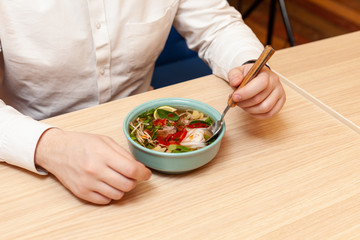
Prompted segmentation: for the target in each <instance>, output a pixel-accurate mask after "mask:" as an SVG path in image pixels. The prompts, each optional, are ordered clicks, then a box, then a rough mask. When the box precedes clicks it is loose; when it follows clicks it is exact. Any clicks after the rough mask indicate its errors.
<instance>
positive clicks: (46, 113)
mask: <svg viewBox="0 0 360 240" xmlns="http://www.w3.org/2000/svg"><path fill="white" fill-rule="evenodd" d="M172 25H174V26H175V27H176V29H177V30H178V31H179V33H180V34H182V35H183V36H184V37H185V38H186V40H187V43H188V46H189V47H190V48H192V49H194V50H196V51H198V53H199V56H200V57H201V58H202V59H203V60H204V61H205V62H206V63H208V64H209V66H210V67H211V69H212V70H213V73H214V74H216V75H217V76H219V77H221V78H224V79H226V78H227V73H228V72H229V70H230V69H232V68H233V67H235V66H239V65H241V64H242V63H244V62H245V61H247V60H249V59H255V58H257V57H258V56H259V55H260V53H261V51H262V49H263V46H262V44H261V43H260V42H259V41H258V39H257V38H256V36H255V35H254V34H253V32H252V31H251V30H250V29H249V28H248V27H247V26H246V25H245V24H244V23H243V21H242V20H241V15H240V14H239V13H238V12H237V11H236V10H235V9H233V8H232V7H229V5H228V3H227V1H225V0H76V1H74V0H37V1H29V0H1V1H0V42H1V49H2V53H3V58H4V66H5V68H4V77H3V81H2V82H3V83H2V85H0V90H2V92H3V93H4V95H5V96H4V97H3V99H4V101H5V102H6V104H8V105H5V104H4V102H2V101H1V100H0V119H1V120H0V161H1V159H2V161H6V162H7V163H10V164H14V165H17V166H20V167H23V168H26V169H28V170H31V171H34V172H38V170H36V168H35V166H34V152H35V148H36V144H37V142H38V140H39V138H40V136H41V134H42V133H43V132H44V131H45V130H46V129H48V128H49V127H50V126H48V125H45V124H43V123H41V122H38V121H36V120H40V119H44V118H47V117H51V116H55V115H58V114H62V113H66V112H71V111H75V110H79V109H82V108H87V107H90V106H94V105H97V104H101V103H104V102H107V101H111V100H114V99H118V98H122V97H126V96H129V95H132V94H136V93H141V92H144V91H147V90H148V88H149V86H150V81H151V76H152V73H153V69H154V64H155V60H156V59H157V57H158V56H159V54H160V53H161V51H162V49H163V47H164V44H165V42H166V39H167V36H168V34H169V31H170V28H171V26H172ZM0 73H1V71H0ZM0 82H1V81H0ZM15 109H16V110H15ZM18 111H19V112H18ZM25 116H29V117H25Z"/></svg>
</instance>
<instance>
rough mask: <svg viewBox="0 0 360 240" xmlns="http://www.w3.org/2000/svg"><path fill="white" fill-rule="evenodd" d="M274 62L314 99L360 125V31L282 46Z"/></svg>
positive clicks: (282, 72) (288, 77) (359, 130)
mask: <svg viewBox="0 0 360 240" xmlns="http://www.w3.org/2000/svg"><path fill="white" fill-rule="evenodd" d="M271 65H272V66H273V67H274V69H276V70H277V71H278V72H279V73H280V74H282V75H284V76H286V78H287V79H288V80H290V81H291V82H292V83H293V84H296V87H297V88H298V89H299V90H301V91H302V93H307V94H309V95H311V96H312V97H313V99H312V100H313V102H320V103H321V104H322V105H326V106H328V107H330V108H331V110H332V111H335V113H339V114H340V115H341V116H343V117H344V118H345V120H346V121H347V124H349V125H351V124H352V125H356V126H360V108H359V106H360V31H358V32H353V33H349V34H346V35H342V36H338V37H334V38H330V39H326V40H322V41H318V42H313V43H311V44H305V45H301V46H297V47H293V48H287V49H284V50H281V51H279V52H277V53H276V57H273V58H272V59H271ZM333 113H334V112H333ZM356 130H357V131H358V132H359V133H360V128H358V129H356Z"/></svg>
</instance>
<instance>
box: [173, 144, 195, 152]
mask: <svg viewBox="0 0 360 240" xmlns="http://www.w3.org/2000/svg"><path fill="white" fill-rule="evenodd" d="M168 150H169V151H170V152H172V153H181V152H190V151H192V149H191V148H188V147H185V146H181V145H175V144H171V145H169V146H168Z"/></svg>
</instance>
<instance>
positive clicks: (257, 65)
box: [228, 45, 275, 107]
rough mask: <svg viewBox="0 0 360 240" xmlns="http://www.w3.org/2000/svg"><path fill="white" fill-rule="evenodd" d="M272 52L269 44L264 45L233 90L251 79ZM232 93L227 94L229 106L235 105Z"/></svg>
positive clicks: (273, 51)
mask: <svg viewBox="0 0 360 240" xmlns="http://www.w3.org/2000/svg"><path fill="white" fill-rule="evenodd" d="M274 53H275V50H274V49H273V48H272V47H271V46H270V45H266V46H265V48H264V50H263V52H262V53H261V55H260V56H259V58H258V59H257V60H256V61H255V63H254V65H252V67H251V68H250V70H249V72H248V73H247V74H246V75H245V78H244V80H243V81H242V82H241V84H240V85H239V87H237V88H236V89H235V90H234V92H235V91H236V90H238V89H239V88H242V87H243V86H245V85H246V84H247V83H248V82H249V81H250V80H252V79H253V78H254V77H256V76H257V75H258V74H259V72H260V70H261V69H262V68H263V67H264V66H265V64H266V62H267V61H268V60H269V59H270V57H271V56H272V55H273V54H274ZM234 92H233V93H234ZM233 93H232V94H231V95H230V96H229V100H228V105H229V106H231V107H235V105H236V104H235V103H234V102H233V100H232V95H233Z"/></svg>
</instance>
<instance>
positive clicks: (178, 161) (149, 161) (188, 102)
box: [123, 98, 225, 174]
mask: <svg viewBox="0 0 360 240" xmlns="http://www.w3.org/2000/svg"><path fill="white" fill-rule="evenodd" d="M164 105H168V106H172V107H187V108H191V109H196V110H198V111H200V112H203V113H205V114H207V115H208V116H210V117H211V118H212V119H213V120H215V121H216V120H219V119H220V118H221V114H220V113H219V112H218V111H217V110H216V109H214V108H213V107H210V106H209V105H207V104H205V103H203V102H199V101H196V100H193V99H187V98H161V99H155V100H152V101H149V102H146V103H143V104H141V105H139V106H137V107H135V108H134V109H133V110H131V111H130V112H129V113H128V115H127V116H126V117H125V119H124V123H123V130H124V133H125V136H126V138H127V140H128V144H129V148H130V151H131V153H132V154H133V155H134V157H135V158H136V159H137V160H138V161H140V162H142V163H143V164H145V165H146V166H148V167H149V168H152V169H154V170H157V171H160V172H163V173H170V174H175V173H184V172H188V171H191V170H194V169H196V168H199V167H201V166H203V165H205V164H207V163H208V162H210V161H211V160H212V159H213V158H214V157H215V156H216V154H217V152H218V151H219V148H220V144H221V139H222V138H223V136H224V134H225V124H224V125H223V128H222V130H221V131H220V134H219V136H218V138H217V139H216V140H215V141H214V142H213V143H211V144H209V145H208V146H206V147H204V148H201V149H199V150H195V151H191V152H185V153H164V152H157V151H154V150H151V149H148V148H146V147H143V146H141V145H140V144H138V143H136V142H134V141H133V140H132V139H131V138H130V133H129V122H130V121H133V120H134V119H135V118H136V117H137V116H139V115H140V114H141V113H143V112H145V111H148V110H150V109H153V108H157V107H160V106H164Z"/></svg>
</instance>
